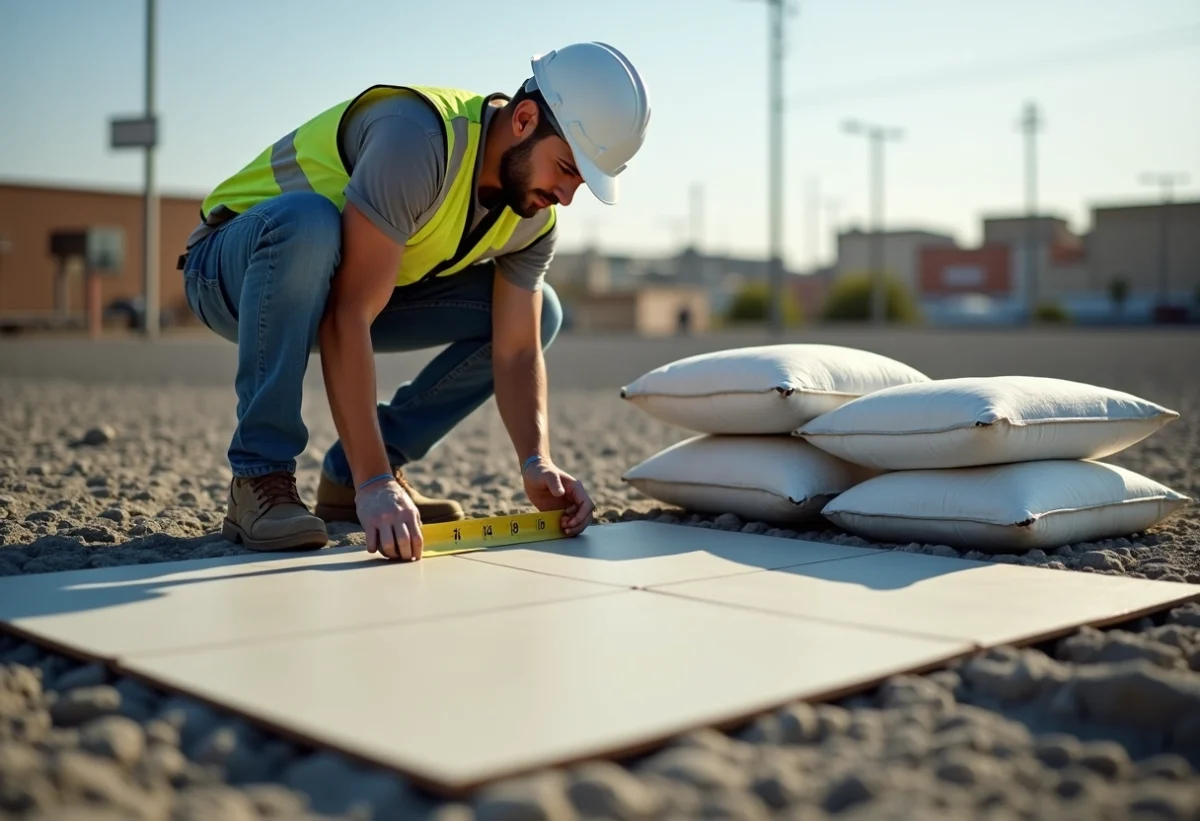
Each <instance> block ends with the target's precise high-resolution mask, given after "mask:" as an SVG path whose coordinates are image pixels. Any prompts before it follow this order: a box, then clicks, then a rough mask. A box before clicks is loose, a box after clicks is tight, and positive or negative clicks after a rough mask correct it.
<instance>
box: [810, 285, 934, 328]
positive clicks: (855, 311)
mask: <svg viewBox="0 0 1200 821" xmlns="http://www.w3.org/2000/svg"><path fill="white" fill-rule="evenodd" d="M884 304H885V306H886V314H887V318H888V321H889V322H900V323H913V322H920V320H921V311H920V308H919V307H918V306H917V301H916V299H915V298H914V297H913V295H912V293H911V292H910V291H909V290H908V288H906V287H905V285H904V283H903V282H901V281H900V280H899V279H897V278H896V277H890V276H885V277H884ZM821 317H822V319H825V320H828V321H832V322H836V321H843V322H845V321H850V322H854V321H859V322H866V321H869V320H870V319H871V277H870V275H869V274H865V273H864V274H847V275H845V276H841V277H838V278H837V279H835V280H834V281H833V284H832V285H831V286H830V288H829V293H828V294H827V295H826V297H825V304H824V306H823V307H822V309H821Z"/></svg>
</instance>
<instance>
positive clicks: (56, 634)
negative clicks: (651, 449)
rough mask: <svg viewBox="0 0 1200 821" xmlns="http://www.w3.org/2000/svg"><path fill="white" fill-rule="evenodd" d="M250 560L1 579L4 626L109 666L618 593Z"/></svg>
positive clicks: (443, 563)
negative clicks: (159, 654)
mask: <svg viewBox="0 0 1200 821" xmlns="http://www.w3.org/2000/svg"><path fill="white" fill-rule="evenodd" d="M255 558H257V559H258V561H243V560H242V559H243V557H241V556H238V557H229V558H228V559H225V560H223V561H224V563H223V564H222V560H219V559H210V560H205V561H204V562H202V563H199V562H197V563H191V562H172V563H170V564H169V565H167V564H161V565H159V564H148V565H136V566H132V567H128V566H127V567H109V568H98V569H95V570H86V571H71V572H67V573H47V574H33V575H28V576H14V577H7V578H0V620H3V621H5V622H7V623H9V624H11V625H13V626H14V627H16V628H18V629H20V630H22V631H25V632H26V633H29V634H34V635H37V636H40V637H42V638H43V639H46V640H49V641H52V642H54V643H56V644H58V645H60V646H63V647H66V648H69V649H74V650H76V651H77V652H82V653H85V654H87V655H91V656H96V657H100V658H114V657H119V656H122V655H126V654H129V653H141V654H145V653H151V652H156V651H163V650H180V649H185V648H195V647H204V646H211V645H220V644H229V643H236V644H244V643H252V642H262V641H269V640H273V639H277V638H280V637H283V636H290V635H297V634H302V633H314V632H322V631H326V632H327V631H341V630H347V629H354V628H358V627H367V626H371V625H376V624H396V623H398V622H408V621H417V620H421V619H431V618H444V617H446V616H452V615H460V614H463V613H474V612H487V611H492V610H499V609H502V608H505V607H517V606H521V605H527V604H534V603H538V602H546V601H555V600H558V599H569V598H575V597H577V596H588V595H597V594H603V593H612V592H613V588H612V587H611V586H608V585H600V584H592V583H589V582H584V581H577V580H575V579H564V578H558V577H554V576H546V575H542V574H538V573H527V572H525V571H521V570H513V569H510V568H505V567H498V566H495V565H488V564H479V563H466V562H462V561H459V560H458V559H456V558H455V557H453V556H446V557H440V558H436V559H429V560H427V561H420V562H389V561H387V560H386V559H383V558H381V557H380V556H379V555H378V554H375V555H372V554H370V553H367V552H366V551H365V550H364V549H363V548H361V547H355V548H338V549H334V550H323V551H319V552H306V553H294V554H289V555H287V556H283V555H280V556H275V557H271V558H264V554H257V555H256V556H255ZM235 559H236V560H235ZM190 565H200V566H198V567H195V566H190Z"/></svg>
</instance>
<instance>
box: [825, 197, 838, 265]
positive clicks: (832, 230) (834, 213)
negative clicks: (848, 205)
mask: <svg viewBox="0 0 1200 821" xmlns="http://www.w3.org/2000/svg"><path fill="white" fill-rule="evenodd" d="M824 210H825V214H826V217H825V230H826V231H827V232H828V234H829V239H830V249H831V251H830V256H831V257H832V258H833V261H834V262H835V263H836V262H837V256H838V225H839V224H840V223H839V220H838V215H839V214H841V210H842V201H841V199H840V198H838V197H826V198H825V203H824Z"/></svg>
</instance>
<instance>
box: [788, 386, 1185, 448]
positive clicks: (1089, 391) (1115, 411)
mask: <svg viewBox="0 0 1200 821" xmlns="http://www.w3.org/2000/svg"><path fill="white" fill-rule="evenodd" d="M1178 417H1179V414H1178V413H1177V412H1175V411H1173V410H1168V409H1167V408H1164V407H1162V406H1161V405H1158V404H1155V403H1154V402H1150V401H1148V400H1146V399H1142V398H1140V397H1137V396H1132V395H1130V394H1128V393H1122V392H1120V391H1115V390H1111V389H1109V388H1104V387H1098V386H1095V385H1087V384H1083V383H1080V382H1070V381H1067V380H1063V379H1051V378H1047V377H1037V376H990V377H966V378H960V379H939V380H931V381H928V382H923V383H920V384H910V385H900V386H897V387H894V388H887V389H884V390H881V391H877V392H875V393H873V394H871V395H869V396H864V397H861V398H859V399H855V400H854V401H852V402H847V403H846V404H844V405H842V406H841V407H839V408H836V409H834V410H832V411H830V412H829V413H827V414H824V415H822V416H820V417H818V418H816V419H813V420H811V421H810V422H808V423H807V424H805V425H802V426H801V427H800V428H799V429H798V430H797V431H796V434H797V435H798V436H801V437H803V438H804V439H805V440H806V441H808V442H810V443H812V444H813V445H815V446H817V447H818V448H820V449H822V450H824V451H827V452H828V453H831V454H833V455H835V456H838V457H840V458H842V459H846V460H848V461H851V462H855V463H857V464H861V465H866V466H870V467H874V468H878V469H881V470H915V469H923V468H952V467H969V466H973V465H996V464H1003V463H1007V462H1024V461H1043V460H1047V459H1099V458H1103V457H1105V456H1109V455H1111V454H1114V453H1117V452H1119V451H1121V450H1124V449H1125V448H1127V447H1129V446H1130V445H1133V444H1135V443H1137V442H1140V441H1141V440H1142V439H1145V438H1146V437H1147V436H1150V435H1151V434H1152V433H1154V432H1155V431H1157V430H1158V429H1159V428H1161V427H1163V426H1164V425H1166V424H1167V423H1169V422H1171V421H1173V420H1175V419H1177V418H1178Z"/></svg>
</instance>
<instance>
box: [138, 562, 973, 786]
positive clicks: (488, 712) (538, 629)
mask: <svg viewBox="0 0 1200 821" xmlns="http://www.w3.org/2000/svg"><path fill="white" fill-rule="evenodd" d="M433 563H434V562H431V564H433ZM437 563H438V564H443V563H444V564H446V565H450V564H451V562H449V561H446V562H442V561H440V560H438V561H437ZM454 564H455V565H456V567H455V569H458V568H457V565H459V564H460V563H459V562H454ZM461 564H462V565H468V564H471V563H468V562H461ZM530 575H534V574H530ZM968 648H969V644H968V643H966V642H961V641H960V642H954V641H941V640H934V639H926V638H920V637H908V636H896V635H891V634H883V633H877V632H873V631H871V630H868V629H863V628H856V627H848V626H843V625H834V624H823V623H819V622H814V621H808V620H803V619H797V618H793V617H784V616H777V615H773V614H766V613H757V612H752V611H749V610H743V609H741V608H730V607H724V606H719V605H714V604H709V603H706V602H699V601H691V600H688V599H685V598H680V597H674V596H664V595H659V594H657V593H651V592H645V591H639V590H625V591H621V590H613V591H612V592H611V594H610V595H604V596H589V597H584V598H577V599H573V600H569V601H558V602H551V603H546V604H539V605H533V606H529V607H519V608H510V609H506V610H495V611H491V612H488V613H478V612H477V613H474V614H468V615H462V616H457V617H454V618H447V619H436V620H429V621H421V622H407V623H399V624H392V625H387V626H375V627H363V628H360V629H358V630H355V631H349V632H340V633H337V634H335V635H329V634H310V635H304V636H295V637H290V638H284V639H279V640H275V641H270V642H265V643H256V644H240V645H236V646H232V645H231V646H225V647H219V648H213V649H209V650H199V651H190V652H179V653H156V654H153V655H149V656H143V655H139V654H136V653H135V654H133V655H132V656H131V657H128V658H126V659H125V660H124V661H123V663H122V666H123V667H124V668H125V669H126V670H128V671H130V672H133V673H135V674H137V675H141V676H144V677H147V678H149V679H151V680H154V681H156V682H158V683H161V684H165V685H167V686H173V687H179V688H183V689H187V690H189V691H191V692H193V693H195V694H196V695H198V696H199V697H201V698H205V699H208V700H210V701H212V702H215V703H218V704H221V705H224V706H226V707H228V708H231V709H234V710H238V711H242V712H244V713H247V714H250V715H253V716H256V717H258V718H259V719H260V720H265V721H267V722H269V723H272V724H274V725H277V726H281V727H285V728H288V729H289V730H290V731H292V732H293V733H296V734H298V735H299V736H300V737H302V738H307V739H311V740H313V741H316V742H317V743H319V744H326V745H331V746H333V747H336V748H340V749H343V750H345V751H347V752H349V753H351V754H355V755H360V756H365V757H367V758H369V759H371V760H375V761H379V762H382V763H384V764H386V765H390V766H393V767H395V768H397V769H400V770H402V771H404V772H405V773H407V774H408V775H410V776H411V777H413V778H414V779H416V780H418V781H420V782H421V783H423V784H425V785H427V786H430V787H432V788H434V789H436V790H439V791H443V792H453V791H455V790H461V789H466V788H469V787H472V786H476V785H478V784H480V783H482V782H484V781H487V780H489V779H493V778H498V777H502V776H505V775H509V774H513V773H517V772H521V771H524V770H528V769H531V768H536V767H541V766H548V765H554V764H558V763H562V762H566V761H572V760H578V759H580V758H584V757H590V756H601V755H610V754H621V753H623V752H628V751H632V750H634V749H638V748H641V747H643V746H644V745H648V744H654V743H656V742H659V741H661V740H664V739H666V738H668V737H670V736H672V735H674V734H676V733H679V732H682V731H686V730H688V729H691V728H694V727H697V726H704V725H711V724H714V723H720V722H723V721H726V720H732V719H739V718H741V717H747V716H749V715H751V714H753V713H756V712H758V711H760V710H765V709H770V708H772V707H774V706H777V705H780V704H783V703H786V702H788V701H790V700H793V699H797V698H806V697H812V698H815V697H820V696H823V695H825V694H829V693H832V692H838V691H842V690H844V689H846V688H851V687H854V686H857V685H861V684H863V683H864V682H868V681H872V680H879V679H882V678H884V677H886V676H888V675H892V674H896V673H899V672H902V671H908V670H912V669H914V668H923V667H926V666H936V665H938V664H940V663H942V662H944V661H946V660H948V659H950V658H952V657H955V656H957V655H959V654H961V653H963V652H964V651H966V650H967V649H968Z"/></svg>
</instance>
